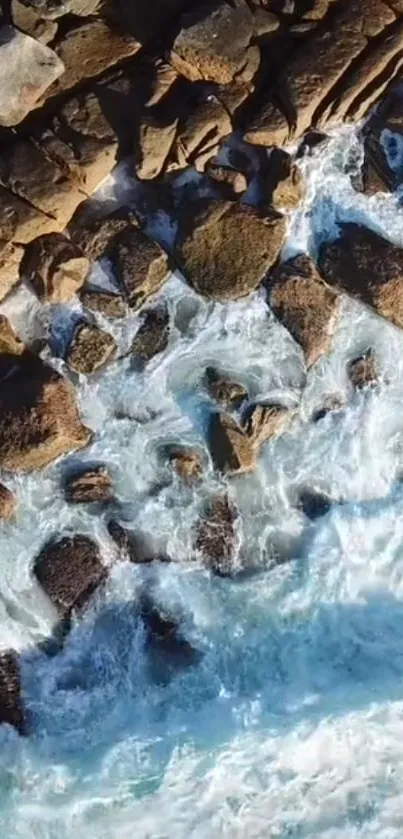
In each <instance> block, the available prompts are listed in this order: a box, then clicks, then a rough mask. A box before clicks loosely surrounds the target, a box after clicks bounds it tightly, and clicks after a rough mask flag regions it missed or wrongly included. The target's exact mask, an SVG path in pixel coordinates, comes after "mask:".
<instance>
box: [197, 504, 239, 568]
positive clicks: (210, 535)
mask: <svg viewBox="0 0 403 839" xmlns="http://www.w3.org/2000/svg"><path fill="white" fill-rule="evenodd" d="M238 515H239V514H238V511H237V509H236V507H235V506H234V504H233V503H232V502H231V501H230V499H229V497H228V495H226V494H223V495H217V496H216V497H215V498H213V500H212V501H211V503H210V504H208V506H207V507H206V509H205V510H204V513H203V514H202V515H201V516H200V519H199V521H198V523H197V527H196V534H195V537H196V538H195V548H196V550H197V551H199V552H200V554H201V556H202V558H203V560H204V562H206V563H207V564H208V567H209V568H211V570H212V571H213V572H214V573H215V574H218V575H220V576H226V575H228V574H231V573H232V572H233V571H234V566H235V562H236V555H237V549H238V538H237V520H238Z"/></svg>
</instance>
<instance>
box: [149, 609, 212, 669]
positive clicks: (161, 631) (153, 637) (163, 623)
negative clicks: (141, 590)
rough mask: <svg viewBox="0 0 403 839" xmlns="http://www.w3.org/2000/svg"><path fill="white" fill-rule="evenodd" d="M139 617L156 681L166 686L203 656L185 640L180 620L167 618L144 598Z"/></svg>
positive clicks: (168, 616)
mask: <svg viewBox="0 0 403 839" xmlns="http://www.w3.org/2000/svg"><path fill="white" fill-rule="evenodd" d="M140 617H141V620H142V622H143V624H144V629H145V647H146V650H147V652H148V654H149V656H150V661H149V664H150V668H151V673H152V676H153V678H155V679H156V680H157V681H162V682H164V681H166V679H167V678H170V677H171V676H172V675H174V673H175V671H176V670H178V669H183V668H184V667H191V666H193V665H195V664H197V662H198V661H199V660H200V655H201V654H200V652H199V651H198V650H196V649H195V647H193V646H192V644H190V643H189V641H187V640H186V638H184V637H183V634H182V630H181V626H180V621H179V620H178V619H177V618H176V619H175V618H173V617H172V616H171V615H167V614H164V612H163V610H162V609H161V607H157V605H156V604H155V603H154V602H153V601H152V600H151V598H150V597H145V596H143V598H142V600H141V603H140Z"/></svg>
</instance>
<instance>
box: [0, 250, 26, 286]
mask: <svg viewBox="0 0 403 839" xmlns="http://www.w3.org/2000/svg"><path fill="white" fill-rule="evenodd" d="M23 256H24V249H23V248H22V247H21V246H20V245H14V244H13V243H12V242H6V243H5V244H4V245H3V246H1V245H0V300H4V298H5V297H7V294H9V292H10V291H12V289H13V288H14V286H15V285H16V284H17V282H18V279H19V270H20V265H21V261H22V258H23Z"/></svg>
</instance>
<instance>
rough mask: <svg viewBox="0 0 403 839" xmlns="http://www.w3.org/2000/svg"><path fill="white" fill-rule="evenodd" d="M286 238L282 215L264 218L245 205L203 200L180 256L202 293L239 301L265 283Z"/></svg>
mask: <svg viewBox="0 0 403 839" xmlns="http://www.w3.org/2000/svg"><path fill="white" fill-rule="evenodd" d="M284 235H285V221H284V219H283V218H282V217H280V216H276V217H273V218H267V217H266V218H265V217H262V215H260V214H259V212H258V211H256V210H255V209H254V208H253V207H249V206H247V205H245V204H234V203H231V202H227V201H208V202H206V201H199V202H198V203H197V204H196V205H195V207H194V211H193V212H191V213H188V215H187V217H186V218H184V219H183V223H182V225H181V227H180V229H179V234H178V237H177V241H176V243H175V256H176V259H177V262H178V265H179V267H180V270H181V271H182V273H183V275H184V276H185V277H186V279H187V280H188V282H189V283H191V285H192V286H193V287H194V288H195V290H196V291H197V292H199V294H202V295H203V296H205V297H210V298H213V299H214V300H220V301H223V302H224V301H227V300H235V299H237V298H238V297H244V296H246V295H248V294H250V292H252V291H254V290H255V289H256V288H257V286H258V285H259V284H260V283H261V281H262V280H263V279H264V276H265V274H266V273H267V271H268V270H269V269H270V268H271V267H272V266H273V264H274V263H275V261H276V259H277V257H278V255H279V253H280V249H281V247H282V244H283V241H284Z"/></svg>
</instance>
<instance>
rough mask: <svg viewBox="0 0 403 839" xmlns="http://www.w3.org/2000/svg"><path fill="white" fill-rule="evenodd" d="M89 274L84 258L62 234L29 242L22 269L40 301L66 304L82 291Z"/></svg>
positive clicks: (41, 237)
mask: <svg viewBox="0 0 403 839" xmlns="http://www.w3.org/2000/svg"><path fill="white" fill-rule="evenodd" d="M89 270H90V262H89V259H87V257H86V256H84V254H83V253H82V252H81V251H80V250H79V248H77V246H76V245H74V244H73V243H72V242H71V241H70V239H67V238H66V237H65V236H63V235H62V234H61V233H49V234H48V235H47V236H40V237H39V238H38V239H35V241H34V242H32V243H31V244H30V245H29V246H28V248H27V250H26V251H25V256H24V259H23V262H22V265H21V275H22V276H23V277H24V279H26V280H28V281H29V282H30V283H31V285H32V287H33V289H34V291H35V293H36V294H37V296H38V297H39V299H40V300H46V301H48V302H50V303H65V302H66V301H67V300H70V298H71V297H73V295H74V294H76V292H77V291H78V290H79V289H80V288H81V286H82V285H83V283H84V282H85V279H86V277H87V275H88V273H89Z"/></svg>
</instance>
